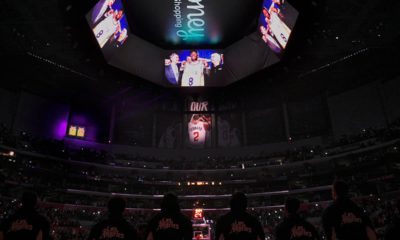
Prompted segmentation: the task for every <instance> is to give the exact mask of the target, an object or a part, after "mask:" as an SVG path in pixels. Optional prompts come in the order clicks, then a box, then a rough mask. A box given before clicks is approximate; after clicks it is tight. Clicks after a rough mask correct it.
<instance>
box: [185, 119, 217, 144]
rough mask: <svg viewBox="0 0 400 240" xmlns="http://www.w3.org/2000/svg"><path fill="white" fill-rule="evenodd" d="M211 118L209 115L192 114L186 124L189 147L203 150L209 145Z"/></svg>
mask: <svg viewBox="0 0 400 240" xmlns="http://www.w3.org/2000/svg"><path fill="white" fill-rule="evenodd" d="M211 127H212V118H211V115H210V114H193V115H192V116H191V118H190V121H189V123H188V134H189V145H190V146H191V147H194V148H204V147H206V146H209V145H210V143H211Z"/></svg>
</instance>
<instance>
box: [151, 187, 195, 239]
mask: <svg viewBox="0 0 400 240" xmlns="http://www.w3.org/2000/svg"><path fill="white" fill-rule="evenodd" d="M192 237H193V228H192V222H191V221H190V220H189V219H188V218H187V217H185V216H184V215H183V214H182V213H181V210H180V207H179V203H178V198H177V197H176V196H175V195H174V194H171V193H169V194H166V195H165V196H164V198H163V200H162V203H161V212H160V213H159V214H157V215H156V216H155V217H153V219H151V220H150V222H149V224H148V233H147V240H192Z"/></svg>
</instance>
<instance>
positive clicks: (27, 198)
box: [21, 192, 37, 210]
mask: <svg viewBox="0 0 400 240" xmlns="http://www.w3.org/2000/svg"><path fill="white" fill-rule="evenodd" d="M21 203H22V208H23V209H26V210H33V209H35V207H36V204H37V195H36V193H34V192H24V193H23V194H22V198H21Z"/></svg>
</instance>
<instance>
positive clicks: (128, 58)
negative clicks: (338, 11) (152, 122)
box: [86, 0, 298, 88]
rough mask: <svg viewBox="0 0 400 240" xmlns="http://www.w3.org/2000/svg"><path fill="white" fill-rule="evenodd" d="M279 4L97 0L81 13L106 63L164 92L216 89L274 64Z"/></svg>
mask: <svg viewBox="0 0 400 240" xmlns="http://www.w3.org/2000/svg"><path fill="white" fill-rule="evenodd" d="M297 17H298V12H297V11H296V10H295V9H294V8H293V7H292V6H291V5H290V4H289V3H287V2H286V1H284V0H254V1H248V0H235V1H232V0H219V1H211V0H166V1H159V0H146V1H142V0H100V1H99V2H98V3H97V4H96V5H95V6H94V7H93V8H92V10H91V11H90V12H89V13H88V14H87V15H86V18H87V21H88V24H89V26H90V28H91V30H92V32H93V36H94V38H95V39H96V42H97V44H98V45H99V47H100V49H101V51H102V52H103V55H104V57H105V59H106V60H107V62H108V63H109V64H111V65H113V66H115V67H117V68H120V69H122V70H124V71H127V72H129V73H131V74H133V75H136V76H138V77H141V78H144V79H146V80H149V81H151V82H153V83H156V84H158V85H162V86H167V87H183V88H195V87H222V86H226V85H229V84H231V83H233V82H236V81H238V80H241V79H243V78H245V77H246V76H249V75H250V74H253V73H255V72H258V71H260V70H262V69H265V68H267V67H269V66H271V65H273V64H275V63H277V62H279V61H280V59H281V57H282V55H283V54H284V52H285V49H286V48H287V45H288V44H289V43H290V42H289V40H290V36H291V33H292V30H293V28H294V26H295V23H296V20H297Z"/></svg>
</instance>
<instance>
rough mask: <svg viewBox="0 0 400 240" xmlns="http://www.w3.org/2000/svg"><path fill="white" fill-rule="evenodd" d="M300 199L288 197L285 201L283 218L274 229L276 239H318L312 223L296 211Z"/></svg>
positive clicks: (298, 207)
mask: <svg viewBox="0 0 400 240" xmlns="http://www.w3.org/2000/svg"><path fill="white" fill-rule="evenodd" d="M299 209H300V201H299V200H298V199H296V198H288V199H286V202H285V219H284V220H283V222H281V223H280V224H279V225H278V226H277V227H276V229H275V234H276V238H275V239H276V240H295V239H301V240H319V239H320V238H319V236H318V232H317V230H316V229H315V227H314V226H313V225H311V224H310V223H309V222H307V221H306V220H304V219H302V218H301V217H300V216H299V214H298V212H299Z"/></svg>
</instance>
